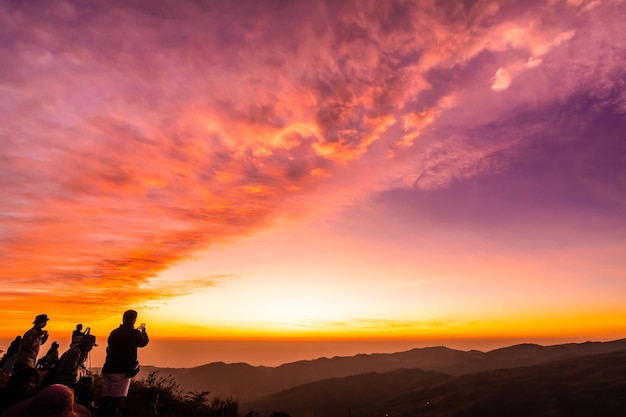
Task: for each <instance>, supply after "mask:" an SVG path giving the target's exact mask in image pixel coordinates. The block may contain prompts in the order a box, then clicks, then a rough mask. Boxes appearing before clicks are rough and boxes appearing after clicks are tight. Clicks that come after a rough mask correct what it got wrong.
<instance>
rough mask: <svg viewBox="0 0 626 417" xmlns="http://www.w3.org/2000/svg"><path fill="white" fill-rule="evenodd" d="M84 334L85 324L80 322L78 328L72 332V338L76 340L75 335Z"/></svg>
mask: <svg viewBox="0 0 626 417" xmlns="http://www.w3.org/2000/svg"><path fill="white" fill-rule="evenodd" d="M84 334H85V333H83V325H82V324H80V323H78V324H77V325H76V330H74V331H73V332H72V340H74V338H75V337H77V336H82V335H84Z"/></svg>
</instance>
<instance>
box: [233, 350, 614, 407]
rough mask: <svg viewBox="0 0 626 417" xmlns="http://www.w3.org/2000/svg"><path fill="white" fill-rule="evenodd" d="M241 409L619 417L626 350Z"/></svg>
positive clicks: (412, 374)
mask: <svg viewBox="0 0 626 417" xmlns="http://www.w3.org/2000/svg"><path fill="white" fill-rule="evenodd" d="M241 409H242V410H243V411H244V412H245V411H248V410H255V411H259V412H260V413H261V415H265V414H267V413H269V412H271V411H272V410H284V411H288V412H289V413H290V414H291V415H293V416H298V417H345V416H351V417H366V416H368V417H369V416H372V415H374V416H379V415H380V416H384V415H388V416H394V417H404V416H420V417H435V416H448V417H502V416H507V417H547V416H552V417H583V416H585V417H587V416H602V417H624V416H626V351H622V352H615V353H608V354H596V355H589V356H582V357H575V358H570V359H565V360H557V361H551V362H548V363H543V364H539V365H533V366H527V367H519V368H513V369H499V370H494V371H487V372H481V373H478V374H471V375H464V376H457V377H452V376H449V375H444V374H441V373H435V372H424V371H421V370H417V369H412V370H401V371H394V372H390V373H383V374H376V373H371V374H364V375H358V376H352V377H348V378H335V379H329V380H325V381H318V382H315V383H311V384H306V385H303V386H300V387H295V388H292V389H290V390H287V391H284V392H280V393H276V394H273V395H270V396H267V397H265V398H261V399H257V400H252V401H245V402H242V403H241Z"/></svg>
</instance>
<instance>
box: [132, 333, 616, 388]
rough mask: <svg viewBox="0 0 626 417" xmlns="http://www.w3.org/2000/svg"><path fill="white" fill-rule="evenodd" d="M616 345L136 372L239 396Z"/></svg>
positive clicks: (479, 367) (471, 368) (467, 368)
mask: <svg viewBox="0 0 626 417" xmlns="http://www.w3.org/2000/svg"><path fill="white" fill-rule="evenodd" d="M619 350H626V339H622V340H617V341H613V342H586V343H570V344H563V345H554V346H540V345H530V344H523V345H516V346H511V347H508V348H502V349H497V350H493V351H490V352H487V353H484V352H479V351H460V350H454V349H448V348H445V347H431V348H420V349H412V350H409V351H406V352H399V353H390V354H371V355H356V356H352V357H334V358H330V359H328V358H321V359H316V360H311V361H299V362H293V363H288V364H284V365H281V366H278V367H264V366H251V365H248V364H243V363H238V364H225V363H222V362H218V363H211V364H207V365H203V366H199V367H195V368H187V369H178V368H155V367H149V366H145V367H142V373H141V374H140V376H147V375H148V373H149V372H151V371H160V373H161V375H172V376H173V377H174V378H175V379H176V381H177V382H178V383H179V384H180V385H181V387H182V388H183V389H184V390H186V391H194V390H195V391H210V392H211V394H213V395H219V396H233V397H235V398H239V399H240V400H245V399H248V398H254V397H259V396H264V395H268V394H271V393H273V392H279V391H283V390H286V389H289V388H292V387H295V386H299V385H303V384H306V383H309V382H315V381H320V380H324V379H328V378H338V377H345V376H350V375H359V374H363V373H369V372H378V373H382V372H389V371H393V370H398V369H411V368H419V369H422V370H425V371H437V372H442V373H445V374H450V375H455V376H458V375H464V374H469V373H476V372H481V371H486V370H490V369H498V368H512V367H518V366H524V365H533V364H538V363H543V362H547V361H551V360H556V359H565V358H569V357H576V356H581V355H589V354H596V353H605V352H613V351H619Z"/></svg>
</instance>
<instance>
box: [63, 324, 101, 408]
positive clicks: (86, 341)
mask: <svg viewBox="0 0 626 417" xmlns="http://www.w3.org/2000/svg"><path fill="white" fill-rule="evenodd" d="M94 346H98V345H97V344H96V337H95V336H92V335H84V336H82V337H81V339H80V342H78V344H76V345H74V346H72V347H70V348H69V349H68V350H67V351H66V352H65V353H63V355H61V359H60V360H59V365H58V366H57V369H56V376H55V383H57V384H63V385H67V386H68V387H70V388H71V389H73V390H74V399H75V400H76V402H77V403H78V404H81V405H84V406H85V407H87V408H89V409H90V410H93V409H94V408H95V407H94V405H93V381H91V380H88V379H87V378H86V377H87V373H86V370H85V366H84V365H85V359H86V358H87V355H88V354H89V352H90V351H91V349H93V347H94Z"/></svg>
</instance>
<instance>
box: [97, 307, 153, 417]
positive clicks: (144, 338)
mask: <svg viewBox="0 0 626 417" xmlns="http://www.w3.org/2000/svg"><path fill="white" fill-rule="evenodd" d="M136 321H137V312H136V311H135V310H127V311H125V312H124V315H123V317H122V324H121V325H120V327H118V328H117V329H115V330H113V331H112V332H111V334H110V335H109V338H108V346H107V350H106V359H105V361H104V366H103V367H102V402H101V403H100V407H99V409H98V416H99V417H117V416H118V415H119V413H120V408H121V406H122V403H123V400H124V398H126V396H127V395H128V388H129V387H130V380H131V378H132V377H133V376H135V375H136V374H137V372H139V362H138V361H137V348H141V347H144V346H146V345H147V344H148V341H149V339H148V333H147V332H146V325H145V323H142V324H141V326H139V328H137V329H135V322H136Z"/></svg>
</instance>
